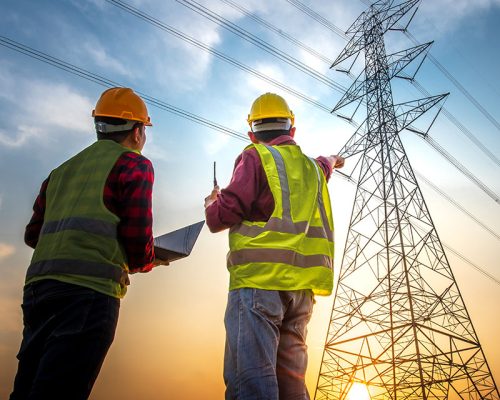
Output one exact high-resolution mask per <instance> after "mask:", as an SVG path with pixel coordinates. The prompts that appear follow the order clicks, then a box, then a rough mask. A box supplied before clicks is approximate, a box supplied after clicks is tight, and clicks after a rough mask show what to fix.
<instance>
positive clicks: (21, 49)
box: [0, 36, 248, 141]
mask: <svg viewBox="0 0 500 400" xmlns="http://www.w3.org/2000/svg"><path fill="white" fill-rule="evenodd" d="M0 45H2V46H4V47H7V48H9V49H11V50H14V51H17V52H18V53H21V54H24V55H27V56H29V57H31V58H34V59H36V60H39V61H42V62H44V63H46V64H49V65H52V66H54V67H56V68H59V69H61V70H63V71H66V72H69V73H71V74H73V75H76V76H79V77H80V78H84V79H87V80H89V81H91V82H94V83H97V84H98V85H101V86H105V87H116V86H123V85H121V84H120V83H118V82H115V81H112V80H110V79H107V78H105V77H103V76H100V75H97V74H95V73H92V72H90V71H87V70H85V69H83V68H80V67H77V66H75V65H73V64H70V63H68V62H65V61H63V60H61V59H58V58H56V57H52V56H50V55H49V54H47V53H44V52H42V51H38V50H35V49H33V48H31V47H28V46H26V45H24V44H22V43H19V42H16V41H14V40H12V39H9V38H7V37H5V36H0ZM136 93H137V94H139V95H140V96H141V97H142V98H143V99H144V101H145V102H146V103H148V104H150V105H152V106H154V107H157V108H160V109H162V110H164V111H168V112H170V113H172V114H175V115H177V116H179V117H182V118H186V119H188V120H190V121H192V122H195V123H197V124H200V125H203V126H206V127H208V128H211V129H214V130H216V131H218V132H221V133H223V134H225V135H228V136H231V137H234V138H235V139H239V140H244V141H247V140H248V138H247V136H246V135H245V134H243V133H240V132H237V131H235V130H233V129H230V128H227V127H225V126H223V125H220V124H217V123H216V122H213V121H210V120H208V119H206V118H203V117H201V116H199V115H196V114H193V113H191V112H189V111H186V110H183V109H181V108H179V107H175V106H173V105H171V104H168V103H166V102H164V101H162V100H159V99H157V98H154V97H152V96H149V95H147V94H146V93H142V92H139V91H136Z"/></svg>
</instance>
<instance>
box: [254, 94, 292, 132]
mask: <svg viewBox="0 0 500 400" xmlns="http://www.w3.org/2000/svg"><path fill="white" fill-rule="evenodd" d="M266 118H289V119H290V122H291V126H293V123H294V121H295V116H294V115H293V112H292V110H290V107H288V104H287V103H286V101H285V99H284V98H283V97H281V96H278V95H277V94H274V93H265V94H263V95H261V96H259V97H257V99H255V101H254V102H253V104H252V108H251V109H250V114H248V119H247V121H248V124H249V125H250V127H252V122H254V121H257V120H262V119H266Z"/></svg>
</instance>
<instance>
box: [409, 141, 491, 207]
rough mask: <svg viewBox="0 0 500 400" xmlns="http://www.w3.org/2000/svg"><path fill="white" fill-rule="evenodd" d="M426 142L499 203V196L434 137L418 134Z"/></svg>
mask: <svg viewBox="0 0 500 400" xmlns="http://www.w3.org/2000/svg"><path fill="white" fill-rule="evenodd" d="M419 136H420V137H422V138H423V139H424V140H425V141H426V142H427V143H429V144H430V145H431V146H432V147H433V148H434V150H436V151H437V152H438V153H440V154H441V155H442V156H443V157H444V158H445V159H446V160H448V161H449V162H450V163H451V164H452V165H454V166H455V168H457V169H458V170H459V171H460V172H461V173H462V174H463V175H465V176H466V177H467V178H469V179H470V180H471V181H472V182H473V183H474V184H475V185H476V186H477V187H478V188H480V189H481V190H482V191H483V192H484V193H486V194H487V195H488V196H489V197H491V198H492V199H493V200H494V201H495V203H497V204H499V205H500V198H499V196H498V195H497V194H496V193H495V192H493V191H492V190H491V189H490V188H489V187H488V186H487V185H485V184H484V183H483V182H481V180H479V179H478V178H477V177H476V176H475V175H474V174H473V173H472V172H470V171H469V170H468V169H467V168H465V167H464V166H463V165H462V164H460V162H459V161H458V160H457V159H456V158H455V157H453V156H452V155H451V154H450V153H448V152H447V151H446V150H445V149H444V148H443V147H441V146H440V145H439V144H438V143H437V142H436V141H435V140H434V139H432V138H431V137H430V136H429V135H420V134H419Z"/></svg>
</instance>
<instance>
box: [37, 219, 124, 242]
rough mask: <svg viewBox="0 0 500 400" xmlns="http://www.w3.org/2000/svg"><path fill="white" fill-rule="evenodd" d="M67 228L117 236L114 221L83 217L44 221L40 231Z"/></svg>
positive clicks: (49, 231) (55, 230) (53, 231)
mask: <svg viewBox="0 0 500 400" xmlns="http://www.w3.org/2000/svg"><path fill="white" fill-rule="evenodd" d="M67 230H74V231H82V232H87V233H93V234H96V235H101V236H108V237H112V238H116V237H117V234H116V224H115V223H113V222H108V221H102V220H98V219H93V218H84V217H69V218H64V219H60V220H58V221H49V222H45V223H44V224H43V226H42V230H41V232H40V233H41V234H42V235H44V234H48V233H57V232H61V231H67Z"/></svg>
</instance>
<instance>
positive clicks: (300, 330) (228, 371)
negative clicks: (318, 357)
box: [224, 288, 314, 400]
mask: <svg viewBox="0 0 500 400" xmlns="http://www.w3.org/2000/svg"><path fill="white" fill-rule="evenodd" d="M313 303H314V295H313V293H312V292H311V291H310V290H297V291H277V290H261V289H252V288H244V289H236V290H232V291H230V292H229V297H228V304H227V309H226V315H225V318H224V323H225V326H226V349H225V354H224V381H225V383H226V400H253V399H255V400H278V399H280V400H307V399H309V394H308V392H307V388H306V385H305V373H306V368H307V346H306V335H307V323H308V322H309V320H310V318H311V314H312V308H313Z"/></svg>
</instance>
